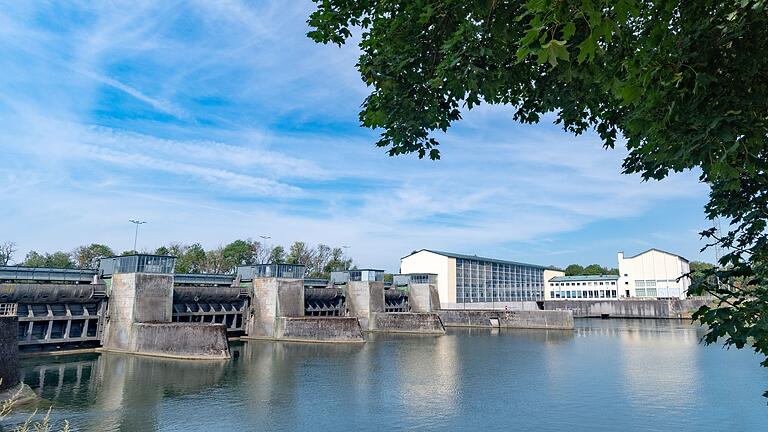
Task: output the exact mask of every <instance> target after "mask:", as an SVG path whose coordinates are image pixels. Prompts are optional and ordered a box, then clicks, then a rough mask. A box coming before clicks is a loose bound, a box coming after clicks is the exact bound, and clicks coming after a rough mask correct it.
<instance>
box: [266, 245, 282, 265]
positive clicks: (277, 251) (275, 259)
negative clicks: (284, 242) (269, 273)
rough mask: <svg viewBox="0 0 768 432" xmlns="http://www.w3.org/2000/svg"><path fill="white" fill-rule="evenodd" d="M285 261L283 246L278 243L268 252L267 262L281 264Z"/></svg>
mask: <svg viewBox="0 0 768 432" xmlns="http://www.w3.org/2000/svg"><path fill="white" fill-rule="evenodd" d="M284 262H285V248H283V247H282V246H280V245H278V246H275V247H273V248H272V250H271V251H270V252H269V258H268V260H267V263H268V264H282V263H284Z"/></svg>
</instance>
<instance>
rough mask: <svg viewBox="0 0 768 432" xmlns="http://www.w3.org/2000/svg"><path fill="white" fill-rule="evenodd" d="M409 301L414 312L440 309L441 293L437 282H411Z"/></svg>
mask: <svg viewBox="0 0 768 432" xmlns="http://www.w3.org/2000/svg"><path fill="white" fill-rule="evenodd" d="M408 302H409V303H410V305H411V311H413V312H425V313H426V312H432V311H433V310H435V309H440V294H439V293H438V291H437V285H436V284H430V283H411V284H409V286H408Z"/></svg>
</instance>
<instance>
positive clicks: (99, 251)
mask: <svg viewBox="0 0 768 432" xmlns="http://www.w3.org/2000/svg"><path fill="white" fill-rule="evenodd" d="M114 255H115V253H114V252H113V251H112V249H111V248H110V247H109V246H106V245H103V244H98V243H91V244H89V245H87V246H80V247H78V248H76V249H75V250H74V251H72V257H73V258H74V261H75V266H76V267H78V268H88V269H96V268H99V260H100V259H101V258H107V257H111V256H114Z"/></svg>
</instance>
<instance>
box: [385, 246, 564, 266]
mask: <svg viewBox="0 0 768 432" xmlns="http://www.w3.org/2000/svg"><path fill="white" fill-rule="evenodd" d="M419 252H431V253H433V254H437V255H442V256H446V257H449V258H461V259H466V260H475V261H487V262H492V263H498V264H512V265H518V266H525V267H533V268H540V269H545V270H557V269H555V268H554V267H549V266H543V265H538V264H528V263H523V262H518V261H507V260H501V259H496V258H487V257H481V256H477V255H464V254H458V253H453V252H444V251H439V250H434V249H420V250H417V251H416V252H413V253H411V254H409V255H406V256H404V257H402V258H400V259H404V258H408V257H409V256H411V255H415V254H417V253H419Z"/></svg>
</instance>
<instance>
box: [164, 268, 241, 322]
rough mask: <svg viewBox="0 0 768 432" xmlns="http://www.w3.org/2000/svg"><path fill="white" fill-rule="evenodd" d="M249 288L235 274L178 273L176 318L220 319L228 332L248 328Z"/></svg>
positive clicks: (174, 303)
mask: <svg viewBox="0 0 768 432" xmlns="http://www.w3.org/2000/svg"><path fill="white" fill-rule="evenodd" d="M247 309H248V290H247V289H244V288H241V287H240V286H239V281H238V282H237V283H235V277H234V276H231V275H213V274H175V275H174V286H173V314H172V320H173V322H200V323H220V324H224V326H225V327H226V328H227V333H229V334H235V333H243V332H244V331H245V320H246V315H245V311H246V310H247Z"/></svg>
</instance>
